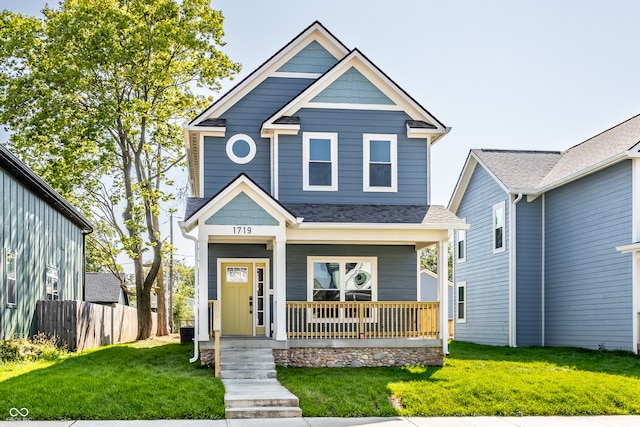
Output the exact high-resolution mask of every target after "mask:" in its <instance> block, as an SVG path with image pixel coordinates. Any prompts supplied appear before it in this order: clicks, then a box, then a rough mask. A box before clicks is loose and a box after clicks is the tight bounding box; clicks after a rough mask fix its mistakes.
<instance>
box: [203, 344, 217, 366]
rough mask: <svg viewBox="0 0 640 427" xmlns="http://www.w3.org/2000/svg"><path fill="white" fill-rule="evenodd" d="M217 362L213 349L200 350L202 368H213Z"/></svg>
mask: <svg viewBox="0 0 640 427" xmlns="http://www.w3.org/2000/svg"><path fill="white" fill-rule="evenodd" d="M215 361H216V353H215V350H214V349H212V348H205V349H200V364H201V365H202V366H213V364H214V363H215Z"/></svg>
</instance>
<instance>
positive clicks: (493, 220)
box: [491, 201, 507, 254]
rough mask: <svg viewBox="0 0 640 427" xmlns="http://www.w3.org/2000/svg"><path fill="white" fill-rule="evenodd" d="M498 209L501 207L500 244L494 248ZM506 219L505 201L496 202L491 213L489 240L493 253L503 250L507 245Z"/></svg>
mask: <svg viewBox="0 0 640 427" xmlns="http://www.w3.org/2000/svg"><path fill="white" fill-rule="evenodd" d="M498 209H502V218H501V219H502V246H501V247H499V248H496V243H497V242H496V230H497V229H498V227H496V224H497V221H496V219H497V215H496V213H497V211H498ZM505 220H506V213H505V203H504V201H502V202H500V203H496V204H495V205H493V213H492V215H491V242H492V248H493V253H494V254H497V253H500V252H504V251H505V249H506V246H507V239H506V238H507V224H506V222H505Z"/></svg>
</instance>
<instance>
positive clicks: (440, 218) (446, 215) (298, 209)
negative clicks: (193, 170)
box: [185, 197, 464, 225]
mask: <svg viewBox="0 0 640 427" xmlns="http://www.w3.org/2000/svg"><path fill="white" fill-rule="evenodd" d="M210 200H211V198H200V197H190V198H188V199H187V206H186V209H185V218H189V217H191V216H192V215H193V214H195V213H196V212H197V211H198V210H200V209H201V208H202V207H203V206H204V205H205V204H207V202H209V201H210ZM282 206H283V207H284V208H285V209H286V210H288V211H289V212H291V213H292V214H293V215H294V216H296V217H298V218H304V222H305V223H310V222H346V223H349V222H351V223H365V224H367V223H368V224H434V225H438V224H464V221H462V220H461V219H460V218H458V217H457V216H455V215H454V214H453V213H451V211H449V210H448V209H447V208H445V207H444V206H438V205H433V206H420V205H363V204H361V205H357V204H337V203H282Z"/></svg>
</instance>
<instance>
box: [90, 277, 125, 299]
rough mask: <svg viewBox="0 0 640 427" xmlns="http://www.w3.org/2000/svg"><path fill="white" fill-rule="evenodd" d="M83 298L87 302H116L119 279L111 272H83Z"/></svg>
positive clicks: (119, 290)
mask: <svg viewBox="0 0 640 427" xmlns="http://www.w3.org/2000/svg"><path fill="white" fill-rule="evenodd" d="M84 277H85V285H84V286H85V287H84V299H85V301H88V302H101V303H117V302H118V301H119V298H120V292H121V289H120V281H119V280H118V279H117V278H116V277H115V276H114V275H113V274H111V273H85V276H84Z"/></svg>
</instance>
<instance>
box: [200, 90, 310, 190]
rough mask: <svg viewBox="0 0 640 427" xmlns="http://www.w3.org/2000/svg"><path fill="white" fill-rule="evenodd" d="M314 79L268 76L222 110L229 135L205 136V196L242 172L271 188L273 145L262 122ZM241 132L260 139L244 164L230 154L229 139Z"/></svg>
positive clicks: (266, 187) (261, 184)
mask: <svg viewBox="0 0 640 427" xmlns="http://www.w3.org/2000/svg"><path fill="white" fill-rule="evenodd" d="M312 82H313V80H312V79H291V78H275V77H270V78H267V79H266V80H265V81H264V82H262V83H261V84H260V85H258V86H257V87H256V88H254V89H253V90H252V91H251V92H250V93H249V94H247V95H246V96H244V97H243V98H242V99H241V100H239V101H238V102H237V103H236V104H235V105H234V106H233V107H231V108H230V109H229V110H227V111H226V112H225V113H224V114H222V116H221V118H223V119H226V120H227V131H226V136H225V137H223V138H217V137H205V142H204V153H203V162H204V183H203V197H210V196H213V195H214V194H216V193H217V192H218V191H220V189H222V188H223V187H224V186H225V185H227V184H228V183H229V182H230V181H231V180H232V179H233V178H235V177H236V176H237V175H239V174H240V173H242V172H244V173H246V174H247V175H249V176H250V177H251V178H252V179H253V180H254V181H255V182H256V183H258V185H260V186H261V187H262V188H263V189H264V190H266V191H267V192H269V191H270V190H271V146H270V141H269V139H268V138H261V137H260V129H261V127H262V123H263V122H264V121H265V120H266V119H267V118H269V117H270V116H271V115H272V114H273V113H274V112H275V111H277V110H278V109H279V108H281V107H282V106H284V105H285V104H286V103H287V102H289V101H290V100H291V99H292V98H294V97H295V96H296V95H297V94H299V93H300V92H301V91H302V90H303V89H304V88H306V87H307V86H308V85H309V84H310V83H312ZM240 133H241V134H246V135H249V136H250V137H251V138H252V139H253V140H254V141H255V143H256V155H255V157H254V159H253V160H252V161H251V162H249V163H247V164H243V165H239V164H236V163H234V162H233V161H231V160H230V159H229V158H228V157H227V154H226V144H227V141H228V140H229V138H231V137H233V136H234V135H236V134H240Z"/></svg>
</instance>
